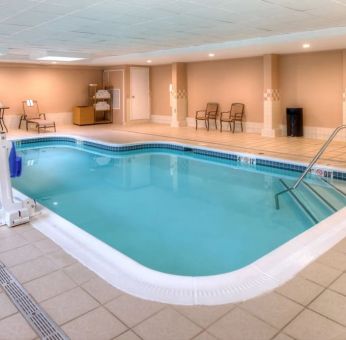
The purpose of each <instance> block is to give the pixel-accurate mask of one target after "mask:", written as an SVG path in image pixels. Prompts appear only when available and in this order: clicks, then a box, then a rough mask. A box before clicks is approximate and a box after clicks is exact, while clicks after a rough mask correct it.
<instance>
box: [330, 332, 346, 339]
mask: <svg viewBox="0 0 346 340" xmlns="http://www.w3.org/2000/svg"><path fill="white" fill-rule="evenodd" d="M332 340H346V331H345V332H344V333H342V334H340V335H338V336H336V337H335V338H333V339H332Z"/></svg>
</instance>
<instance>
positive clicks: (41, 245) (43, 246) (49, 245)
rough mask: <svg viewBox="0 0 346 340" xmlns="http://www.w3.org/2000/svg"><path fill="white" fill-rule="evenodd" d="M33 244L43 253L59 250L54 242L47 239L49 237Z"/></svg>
mask: <svg viewBox="0 0 346 340" xmlns="http://www.w3.org/2000/svg"><path fill="white" fill-rule="evenodd" d="M34 246H35V247H37V248H38V249H40V250H41V252H42V253H43V254H48V253H52V252H55V251H58V250H60V251H61V248H60V247H59V246H58V245H57V244H56V243H54V242H53V241H52V240H49V239H46V240H40V241H38V242H35V243H34Z"/></svg>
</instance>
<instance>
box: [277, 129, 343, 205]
mask: <svg viewBox="0 0 346 340" xmlns="http://www.w3.org/2000/svg"><path fill="white" fill-rule="evenodd" d="M343 129H346V125H345V124H344V125H340V126H338V127H337V128H336V129H335V130H334V131H333V133H332V134H331V135H330V137H329V138H328V139H327V141H326V142H325V143H324V144H323V146H322V147H321V149H320V150H319V151H318V152H317V154H316V155H315V157H314V158H313V159H312V161H311V162H310V163H309V165H308V166H307V168H306V169H305V171H304V172H303V173H302V174H301V176H300V177H299V178H298V179H297V181H296V182H295V183H294V184H293V185H292V186H291V187H289V188H287V189H285V190H282V191H280V192H278V193H277V194H275V207H276V209H279V208H280V204H279V196H280V195H282V194H284V193H286V192H289V191H292V190H294V189H296V188H297V187H298V186H299V184H300V183H301V182H302V180H303V179H304V177H305V176H306V175H307V174H308V172H310V170H311V168H312V167H313V166H314V165H315V163H316V162H317V161H318V159H319V158H320V157H321V156H322V154H323V152H324V151H325V150H326V149H327V147H328V146H329V144H330V143H331V142H332V140H333V139H334V138H335V136H336V135H337V134H338V133H339V132H340V131H341V130H343Z"/></svg>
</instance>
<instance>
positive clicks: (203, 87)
mask: <svg viewBox="0 0 346 340" xmlns="http://www.w3.org/2000/svg"><path fill="white" fill-rule="evenodd" d="M187 82H188V111H189V116H191V117H193V116H194V115H195V111H196V110H199V109H204V108H205V106H206V103H207V102H217V103H219V104H220V105H221V110H223V111H226V110H229V109H230V107H231V104H232V103H233V102H241V103H244V104H245V115H246V120H247V121H250V122H262V121H263V59H262V57H258V58H245V59H232V60H221V61H209V62H198V63H189V64H188V67H187Z"/></svg>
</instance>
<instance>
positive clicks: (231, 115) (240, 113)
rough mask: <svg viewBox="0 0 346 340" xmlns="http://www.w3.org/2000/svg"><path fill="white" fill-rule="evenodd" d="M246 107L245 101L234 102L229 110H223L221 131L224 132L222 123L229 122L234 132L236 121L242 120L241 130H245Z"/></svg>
mask: <svg viewBox="0 0 346 340" xmlns="http://www.w3.org/2000/svg"><path fill="white" fill-rule="evenodd" d="M244 109H245V105H244V104H243V103H233V104H232V106H231V109H230V110H229V111H225V112H221V114H220V132H222V123H229V129H230V131H232V132H233V133H234V130H235V122H240V127H241V131H242V132H243V117H244ZM232 124H233V127H232Z"/></svg>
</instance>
